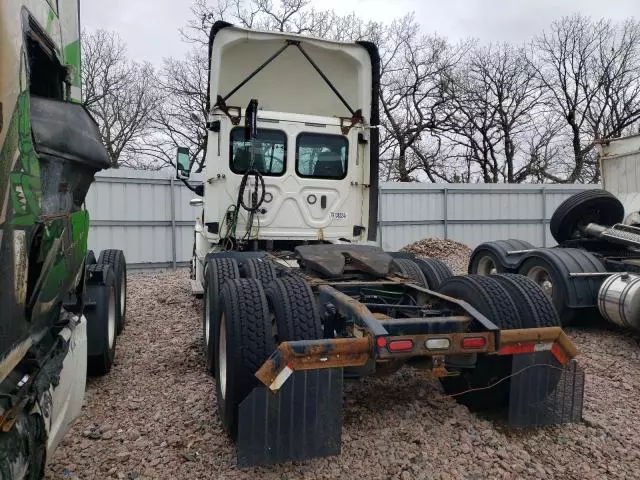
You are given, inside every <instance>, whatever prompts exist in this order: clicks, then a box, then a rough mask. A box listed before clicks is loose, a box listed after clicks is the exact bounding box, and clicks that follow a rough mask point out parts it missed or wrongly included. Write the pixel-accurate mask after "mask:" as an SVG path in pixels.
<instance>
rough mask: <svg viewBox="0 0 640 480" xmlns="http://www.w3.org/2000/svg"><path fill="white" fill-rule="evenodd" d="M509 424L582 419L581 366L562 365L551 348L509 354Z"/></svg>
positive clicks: (513, 425) (561, 422)
mask: <svg viewBox="0 0 640 480" xmlns="http://www.w3.org/2000/svg"><path fill="white" fill-rule="evenodd" d="M512 374H513V376H512V377H511V387H510V395H509V425H510V426H511V427H515V428H522V427H533V426H541V425H557V424H563V423H578V422H580V421H581V420H582V407H583V400H584V377H585V376H584V370H583V368H582V367H581V366H580V365H579V364H578V362H576V361H575V360H570V361H568V362H567V363H566V364H564V365H562V364H561V363H560V362H558V360H556V358H555V357H554V356H553V355H552V354H551V352H548V351H544V352H536V353H532V354H522V355H513V364H512Z"/></svg>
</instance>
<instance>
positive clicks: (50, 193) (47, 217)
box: [0, 0, 126, 479]
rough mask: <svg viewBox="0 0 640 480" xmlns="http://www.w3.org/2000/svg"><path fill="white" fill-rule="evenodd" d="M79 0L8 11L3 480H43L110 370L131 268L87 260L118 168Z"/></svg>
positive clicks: (0, 78)
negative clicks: (96, 215)
mask: <svg viewBox="0 0 640 480" xmlns="http://www.w3.org/2000/svg"><path fill="white" fill-rule="evenodd" d="M81 95H82V91H81V84H80V26H79V3H78V0H57V1H50V0H3V1H2V2H1V3H0V478H2V479H22V478H28V479H36V478H41V477H42V476H43V475H44V466H45V465H46V462H47V459H48V458H49V457H50V455H51V454H52V453H53V451H54V450H55V448H56V446H57V445H58V443H59V441H60V440H61V438H62V437H63V436H64V434H65V433H66V431H67V430H68V429H69V427H70V425H71V423H72V422H73V420H74V419H75V418H76V417H77V416H78V414H79V413H80V409H81V406H82V400H83V396H84V391H85V382H86V375H87V373H89V374H96V375H103V374H106V373H107V372H109V370H110V368H111V364H112V362H113V358H114V353H115V344H116V336H117V334H118V333H119V332H120V331H121V330H122V328H123V327H124V320H125V311H126V262H125V258H124V254H123V253H122V251H120V250H105V251H103V252H102V253H101V254H100V255H99V257H98V258H97V259H96V257H95V255H94V254H93V252H90V251H88V250H87V239H88V233H89V214H88V212H87V211H86V209H85V206H84V200H85V196H86V194H87V191H88V189H89V187H90V185H91V183H92V182H93V179H94V174H95V173H96V172H97V171H99V170H102V169H105V168H108V167H109V160H108V156H107V153H106V151H105V149H104V147H103V145H102V143H101V137H100V134H99V130H98V127H97V125H96V123H95V122H94V120H93V119H92V118H91V116H90V115H89V113H88V112H87V111H86V110H85V108H84V107H83V106H82V105H81V104H80V100H81Z"/></svg>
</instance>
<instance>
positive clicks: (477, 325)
mask: <svg viewBox="0 0 640 480" xmlns="http://www.w3.org/2000/svg"><path fill="white" fill-rule="evenodd" d="M398 260H399V259H397V258H396V259H394V258H393V257H392V256H391V255H390V254H388V253H385V252H383V251H382V250H381V249H379V248H376V247H371V246H344V245H330V244H319V245H308V246H301V247H298V248H296V251H295V252H294V253H290V254H282V253H278V252H238V251H227V252H215V253H212V254H210V255H209V256H208V257H207V262H206V270H207V273H208V275H206V277H205V278H206V279H211V278H212V276H211V273H212V271H215V272H216V274H217V278H216V281H215V282H211V283H215V284H216V285H211V283H205V318H204V322H205V325H204V326H205V338H206V337H207V336H212V339H211V340H210V341H207V344H208V351H207V355H208V364H209V367H210V368H211V370H212V373H214V374H215V376H216V382H217V387H216V389H217V398H218V409H219V414H220V417H221V419H222V423H223V426H224V428H225V430H226V431H227V433H228V434H229V435H230V436H231V437H232V438H234V439H237V442H238V443H237V448H238V464H239V465H240V466H250V465H263V464H270V463H276V462H283V461H291V460H303V459H306V458H312V457H318V456H327V455H336V454H339V452H340V436H341V410H342V409H341V405H342V399H343V393H342V392H343V378H357V377H362V376H365V375H384V374H390V373H393V372H395V371H397V370H398V369H399V368H401V367H402V366H403V365H405V364H407V365H411V366H414V367H417V368H422V369H426V370H429V371H430V372H432V374H433V375H434V376H435V377H438V378H440V379H441V381H442V383H443V386H444V388H445V391H446V392H447V393H449V394H450V395H452V396H454V397H455V398H457V399H459V400H460V401H461V402H463V403H465V404H467V405H469V406H470V407H473V408H477V409H491V410H502V411H505V410H506V409H508V420H509V423H510V425H512V426H516V427H525V426H533V425H546V424H558V423H567V422H575V421H579V420H580V419H581V412H582V397H583V386H584V373H583V371H582V369H581V368H580V367H579V365H578V364H577V363H576V361H575V360H574V357H575V356H576V355H577V351H576V349H575V347H574V345H573V344H572V343H571V341H570V340H569V338H568V337H567V336H566V335H565V333H564V332H563V331H562V329H561V328H560V327H558V326H547V327H543V328H531V327H539V326H540V323H541V322H542V323H544V319H543V318H542V317H543V316H544V314H543V312H544V311H545V308H547V306H542V304H541V303H540V302H541V301H542V302H543V303H544V299H545V298H546V297H544V295H543V294H542V298H543V300H540V297H536V295H532V294H531V291H528V292H527V293H524V292H523V291H521V292H520V293H521V295H522V297H518V296H517V295H513V294H510V293H509V290H507V289H505V288H503V287H501V284H500V282H499V281H498V280H496V279H489V278H483V277H477V276H469V277H450V278H448V279H447V280H444V281H443V282H441V284H440V285H438V289H437V290H438V291H435V290H430V289H429V288H428V285H427V282H425V281H424V279H425V278H426V277H423V276H422V275H420V270H419V269H418V270H413V271H411V270H407V269H406V268H405V269H403V268H402V266H403V265H404V266H406V265H407V264H409V267H411V266H412V265H417V266H420V265H421V263H420V262H423V264H425V263H426V264H427V265H431V266H433V262H434V261H426V262H425V261H424V260H418V261H414V260H411V259H407V258H405V259H400V262H398ZM408 262H409V263H408ZM296 263H297V266H296V265H295V264H296ZM336 265H338V268H336ZM340 267H342V268H340ZM398 270H400V271H398ZM220 272H225V274H222V275H221V274H220ZM238 277H243V278H238ZM220 280H222V282H220ZM502 280H503V281H505V280H506V281H507V282H510V281H511V280H510V279H509V277H504V278H503V279H502ZM213 286H217V287H218V290H217V292H216V294H215V295H212V292H211V290H212V287H213ZM283 286H284V288H283ZM278 289H281V290H282V291H281V292H280V293H278ZM452 290H457V292H458V293H457V298H454V297H452V296H451V295H448V294H447V292H450V291H452ZM465 292H467V293H466V294H465ZM537 293H540V294H541V293H542V292H541V291H538V292H537ZM476 295H480V296H482V297H484V300H482V301H480V302H478V301H475V300H476ZM211 297H217V299H218V302H219V303H218V304H217V305H213V304H212V303H210V301H211ZM523 299H524V300H525V302H526V303H528V304H529V306H530V311H529V313H527V311H526V309H524V310H523V309H518V308H517V307H516V302H521V301H522V300H523ZM472 301H474V302H475V304H476V307H474V306H472V305H471V303H470V302H472ZM278 302H281V303H282V304H283V305H285V308H281V306H279V304H278ZM547 302H549V300H548V299H547ZM546 311H547V312H549V310H546ZM550 311H552V312H553V309H551V310H550ZM496 314H497V315H496ZM501 314H502V315H507V316H510V318H502V317H500V316H499V315H501ZM551 316H553V314H551ZM492 317H493V318H492ZM546 320H547V321H548V324H549V325H552V324H553V323H554V321H555V322H556V323H557V320H554V319H549V318H547V319H546ZM294 321H297V322H298V328H296V326H295V325H292V322H294ZM301 326H302V328H300V327H301ZM207 329H208V332H207ZM282 330H285V331H284V332H283V331H282ZM256 332H258V333H256ZM305 332H306V333H305ZM234 342H235V344H233V345H232V343H234ZM233 362H235V364H234V365H233V366H232V363H233Z"/></svg>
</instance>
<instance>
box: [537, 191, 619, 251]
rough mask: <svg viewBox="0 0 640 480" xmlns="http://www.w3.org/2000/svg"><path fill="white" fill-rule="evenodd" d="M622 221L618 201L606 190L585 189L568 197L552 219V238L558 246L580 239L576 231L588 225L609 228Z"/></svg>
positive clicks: (550, 226)
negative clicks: (573, 239)
mask: <svg viewBox="0 0 640 480" xmlns="http://www.w3.org/2000/svg"><path fill="white" fill-rule="evenodd" d="M623 220H624V207H623V205H622V203H621V202H620V200H618V199H617V198H616V197H615V196H614V195H612V194H611V193H609V192H607V191H606V190H585V191H584V192H580V193H576V194H575V195H572V196H570V197H569V198H567V199H566V200H565V201H564V202H562V203H561V204H560V206H558V208H556V210H555V212H553V215H552V216H551V223H550V225H549V228H550V230H551V235H553V238H554V239H555V240H556V242H558V243H559V244H562V243H563V242H566V241H567V240H571V239H572V238H576V236H577V237H581V236H582V235H581V234H580V233H579V229H580V227H582V226H586V225H587V224H588V223H597V224H598V225H603V226H605V227H610V226H612V225H615V224H616V223H621V222H622V221H623Z"/></svg>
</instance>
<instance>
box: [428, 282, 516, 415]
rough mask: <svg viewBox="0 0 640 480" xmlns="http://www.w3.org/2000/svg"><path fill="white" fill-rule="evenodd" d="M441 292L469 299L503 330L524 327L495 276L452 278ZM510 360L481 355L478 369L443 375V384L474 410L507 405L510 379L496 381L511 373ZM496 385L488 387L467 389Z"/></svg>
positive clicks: (445, 389)
mask: <svg viewBox="0 0 640 480" xmlns="http://www.w3.org/2000/svg"><path fill="white" fill-rule="evenodd" d="M439 293H443V294H445V295H448V296H451V297H454V298H458V299H460V300H464V301H466V302H467V303H469V304H470V305H472V306H473V307H475V308H476V309H477V310H478V311H479V312H480V313H481V314H483V315H484V316H485V317H487V319H488V320H490V321H491V322H493V323H494V324H495V325H496V326H498V327H499V328H500V329H515V328H521V327H522V323H521V321H520V316H519V314H518V309H517V307H516V305H515V302H514V301H513V300H512V299H511V297H510V295H509V293H508V292H507V290H506V289H505V288H504V287H503V286H502V285H501V284H500V283H499V282H498V281H497V280H495V279H494V278H491V277H485V276H480V275H468V276H466V277H453V278H450V279H449V280H447V281H446V282H445V283H444V284H443V285H442V287H441V288H440V289H439ZM511 363H512V358H511V356H510V355H509V356H488V355H478V357H477V361H476V366H475V368H473V369H463V370H461V372H460V375H459V376H454V377H443V378H441V379H440V383H441V384H442V386H443V388H444V391H445V392H446V393H447V394H448V395H452V396H454V398H455V399H456V400H457V401H458V402H460V403H462V404H463V405H467V406H468V407H469V408H471V409H474V410H493V409H500V408H504V407H505V406H506V405H508V403H509V392H510V386H511V382H510V380H509V379H506V380H503V381H501V382H500V383H497V382H498V381H500V380H501V379H503V378H506V377H508V376H509V375H510V374H511ZM496 383H497V384H496ZM494 384H496V385H495V386H493V387H491V388H488V389H486V390H476V391H471V392H467V390H471V389H479V388H487V387H489V386H491V385H494ZM464 392H466V393H464Z"/></svg>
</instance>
